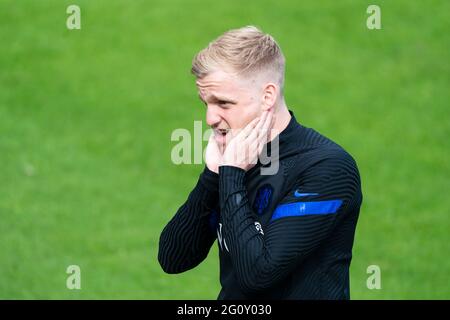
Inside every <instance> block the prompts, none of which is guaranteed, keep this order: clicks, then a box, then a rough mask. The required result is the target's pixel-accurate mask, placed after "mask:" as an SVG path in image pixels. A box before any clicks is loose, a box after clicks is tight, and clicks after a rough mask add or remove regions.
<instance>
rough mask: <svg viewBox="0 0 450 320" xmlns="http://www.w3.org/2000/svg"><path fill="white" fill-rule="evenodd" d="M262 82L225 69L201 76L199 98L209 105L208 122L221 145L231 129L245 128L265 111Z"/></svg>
mask: <svg viewBox="0 0 450 320" xmlns="http://www.w3.org/2000/svg"><path fill="white" fill-rule="evenodd" d="M258 83H259V82H258V81H255V80H247V79H242V78H238V77H237V76H234V75H231V74H229V73H226V72H224V71H214V72H212V73H210V74H209V75H207V76H205V77H204V78H202V79H197V81H196V85H197V88H198V93H199V97H200V99H201V100H202V101H203V103H204V104H205V105H206V107H207V110H206V123H207V124H208V125H209V126H210V127H211V128H212V129H213V130H214V136H215V139H216V141H217V143H219V144H220V145H222V146H225V144H226V138H227V136H226V135H227V134H228V133H229V130H230V129H233V131H234V130H236V129H243V128H244V127H245V126H246V125H247V124H248V123H250V122H251V121H252V120H253V119H255V118H256V117H257V116H259V115H260V114H261V111H262V101H261V97H260V95H261V94H260V92H259V91H260V88H259V87H258ZM228 138H229V136H228Z"/></svg>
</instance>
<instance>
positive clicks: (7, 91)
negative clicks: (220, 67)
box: [0, 0, 450, 299]
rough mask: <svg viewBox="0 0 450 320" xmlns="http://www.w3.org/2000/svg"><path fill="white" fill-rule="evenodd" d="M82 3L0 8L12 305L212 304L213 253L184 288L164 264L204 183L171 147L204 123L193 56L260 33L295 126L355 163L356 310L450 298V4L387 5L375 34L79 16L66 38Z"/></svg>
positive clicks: (2, 150)
mask: <svg viewBox="0 0 450 320" xmlns="http://www.w3.org/2000/svg"><path fill="white" fill-rule="evenodd" d="M73 3H74V2H73V1H56V0H55V1H45V0H40V1H32V0H22V1H12V0H1V1H0V25H1V28H0V39H1V40H2V43H1V47H0V48H1V51H0V164H1V167H0V181H1V183H0V221H1V223H0V277H1V281H0V298H3V299H5V298H6V299H22V298H44V299H72V298H80V299H92V298H93V299H104V298H112V299H116V298H124V299H132V298H133V299H173V298H177V299H197V298H198V299H202V298H205V299H215V298H216V296H217V294H218V291H219V282H218V257H217V250H216V248H215V246H214V249H213V250H212V251H211V252H210V255H209V257H208V259H207V260H206V261H205V262H204V263H203V264H201V265H200V266H199V267H198V268H196V269H194V270H192V271H189V272H187V273H184V274H181V275H177V276H173V275H172V276H171V275H166V274H164V273H163V272H162V270H161V269H160V267H159V265H158V263H157V260H156V256H157V248H158V238H159V234H160V231H161V230H162V228H163V227H164V225H165V223H166V222H167V221H168V220H169V219H170V217H171V216H172V215H173V214H174V213H175V211H176V210H177V208H178V207H179V206H180V205H181V204H182V203H183V202H184V201H185V199H186V197H187V195H188V193H189V191H190V190H191V188H192V187H193V185H194V184H195V182H196V179H197V177H198V174H199V173H200V171H201V169H202V166H201V165H182V166H176V165H174V164H172V162H171V161H170V151H171V148H172V147H173V146H174V145H175V142H171V141H170V135H171V132H172V131H173V130H174V129H176V128H187V129H191V130H192V129H193V121H194V120H203V119H204V108H203V106H202V105H201V104H200V103H199V101H198V99H197V95H196V89H195V85H194V79H193V78H192V76H191V75H190V74H189V69H190V63H191V59H192V57H193V55H194V54H195V53H196V52H197V51H198V50H199V49H201V48H202V47H204V46H205V45H206V44H207V43H208V42H209V41H211V40H212V39H213V38H215V37H217V36H218V35H219V34H221V33H222V32H224V31H225V30H228V29H231V28H236V27H241V26H244V25H248V24H254V25H257V26H259V27H261V28H262V29H263V30H264V31H266V32H269V33H271V34H272V35H273V36H274V37H275V38H276V39H277V40H278V42H279V43H280V45H281V46H282V49H283V51H284V53H285V55H286V58H287V75H286V90H285V94H286V100H287V103H288V105H289V106H290V108H291V109H292V110H294V112H295V114H296V117H297V118H298V120H299V121H300V122H301V123H303V124H304V125H306V126H309V127H313V128H315V129H316V130H318V131H319V132H322V133H323V134H325V135H326V136H329V137H331V138H332V139H333V140H335V141H337V142H338V143H340V144H341V145H343V146H344V147H345V148H346V149H347V150H348V151H349V152H350V153H351V154H352V155H353V156H354V157H355V158H356V159H357V162H358V165H359V168H360V171H361V175H362V182H363V191H364V203H363V207H362V211H361V216H360V220H359V225H358V228H357V233H356V239H355V246H354V259H353V262H352V267H351V295H352V298H353V299H448V298H450V288H449V285H448V284H449V271H450V260H449V257H448V252H449V249H450V248H449V240H450V239H449V235H448V234H449V218H448V216H449V207H450V201H449V200H448V198H447V195H446V192H447V191H448V190H449V189H450V185H449V173H450V170H449V169H450V168H449V162H448V155H449V147H450V145H449V141H448V137H449V136H450V125H449V120H448V101H449V99H448V98H449V93H448V88H449V71H450V68H449V61H450V59H449V58H450V57H449V36H448V34H449V31H450V27H449V21H450V19H449V18H450V17H449V15H450V14H449V12H450V5H449V3H448V2H447V1H428V2H427V3H426V4H425V3H419V2H416V3H411V2H409V1H377V2H376V4H378V5H379V6H380V7H381V11H382V30H378V31H369V30H368V29H367V28H366V25H365V23H366V17H367V14H366V8H367V6H368V5H369V4H372V2H369V1H358V2H357V1H349V0H346V1H340V2H335V1H315V2H310V3H300V2H298V1H293V0H291V1H276V2H272V1H247V2H245V4H244V3H242V2H240V1H236V0H232V1H216V2H214V4H213V5H207V4H205V3H204V2H202V1H182V0H176V1H172V0H170V1H168V0H167V1H162V0H157V1H151V2H149V1H143V0H140V1H133V2H130V1H124V0H108V1H106V0H102V1H100V0H98V1H86V0H79V1H76V4H78V5H79V6H80V7H81V18H82V29H81V30H74V31H69V30H67V29H66V26H65V23H66V18H67V14H66V12H65V11H66V8H67V6H68V5H69V4H73ZM70 264H77V265H79V266H80V267H81V272H82V284H81V285H82V290H79V291H77V290H74V291H71V290H68V289H67V288H66V285H65V284H66V278H67V274H66V273H65V270H66V268H67V266H68V265H70ZM371 264H376V265H379V266H380V268H381V272H382V289H381V290H369V289H367V287H366V279H367V277H368V274H366V268H367V267H368V266H369V265H371Z"/></svg>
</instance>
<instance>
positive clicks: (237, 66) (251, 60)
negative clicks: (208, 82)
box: [191, 26, 285, 91]
mask: <svg viewBox="0 0 450 320" xmlns="http://www.w3.org/2000/svg"><path fill="white" fill-rule="evenodd" d="M217 69H221V70H223V69H225V71H231V72H233V73H236V74H237V75H239V76H244V77H246V76H251V75H254V74H257V73H262V72H268V73H269V74H270V76H273V77H274V79H275V81H277V82H278V85H279V86H280V90H281V91H282V90H283V86H284V72H285V71H284V70H285V58H284V55H283V53H282V51H281V48H280V47H279V46H278V44H277V42H276V41H275V39H274V38H273V37H272V36H271V35H269V34H265V33H263V32H262V31H261V30H259V29H258V28H256V27H254V26H246V27H243V28H240V29H233V30H229V31H227V32H225V33H224V34H222V35H221V36H220V37H218V38H217V39H215V40H214V41H212V42H210V43H209V45H208V46H207V47H206V48H204V49H203V50H201V51H200V52H199V53H197V54H196V55H195V57H194V59H193V60H192V69H191V72H192V74H194V75H195V76H196V77H197V78H200V79H201V78H203V77H205V76H206V75H208V74H209V73H211V72H212V71H215V70H217ZM230 69H231V70H230Z"/></svg>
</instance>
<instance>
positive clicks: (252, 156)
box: [220, 109, 274, 171]
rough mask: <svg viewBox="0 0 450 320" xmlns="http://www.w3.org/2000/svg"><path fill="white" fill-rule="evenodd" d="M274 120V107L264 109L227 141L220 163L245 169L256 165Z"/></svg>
mask: <svg viewBox="0 0 450 320" xmlns="http://www.w3.org/2000/svg"><path fill="white" fill-rule="evenodd" d="M273 120H274V116H273V109H270V110H269V111H264V112H263V114H262V115H261V116H260V117H258V118H256V119H254V120H253V121H251V122H250V123H249V124H248V125H247V126H246V127H245V128H244V129H243V130H242V131H240V132H239V133H238V134H236V136H234V137H232V138H231V141H230V142H229V143H227V147H226V149H225V151H224V153H223V157H222V162H221V164H220V165H222V166H234V167H239V168H241V169H244V170H245V171H248V170H250V169H251V168H252V167H254V166H255V164H256V163H257V162H258V157H259V155H260V154H261V152H262V150H263V148H264V145H265V144H266V143H267V142H268V141H269V137H270V130H271V129H272V126H273Z"/></svg>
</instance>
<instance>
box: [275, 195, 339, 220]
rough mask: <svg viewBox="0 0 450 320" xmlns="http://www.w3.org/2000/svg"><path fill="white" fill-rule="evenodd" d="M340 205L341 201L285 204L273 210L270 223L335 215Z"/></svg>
mask: <svg viewBox="0 0 450 320" xmlns="http://www.w3.org/2000/svg"><path fill="white" fill-rule="evenodd" d="M341 205H342V200H328V201H311V202H294V203H286V204H282V205H279V206H278V207H277V208H276V209H275V211H274V213H273V215H272V219H271V220H270V221H274V220H277V219H280V218H284V217H294V216H306V215H312V214H331V213H336V212H337V211H338V209H339V207H340V206H341Z"/></svg>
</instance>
